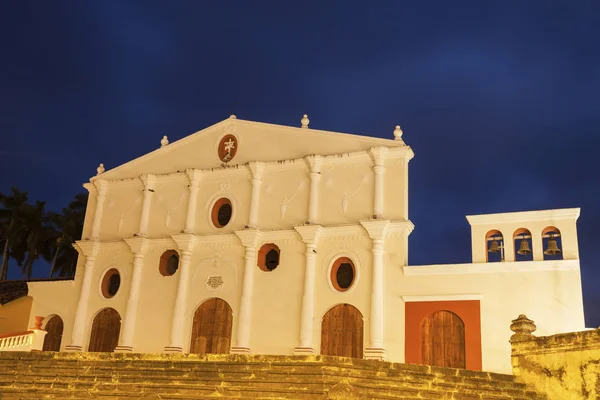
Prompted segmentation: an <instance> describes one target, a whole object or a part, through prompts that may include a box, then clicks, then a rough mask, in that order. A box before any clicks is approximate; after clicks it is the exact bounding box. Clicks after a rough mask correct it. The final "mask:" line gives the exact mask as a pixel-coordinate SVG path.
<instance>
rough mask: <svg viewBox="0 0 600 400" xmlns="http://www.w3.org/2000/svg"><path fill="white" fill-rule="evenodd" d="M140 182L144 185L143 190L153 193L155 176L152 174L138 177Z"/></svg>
mask: <svg viewBox="0 0 600 400" xmlns="http://www.w3.org/2000/svg"><path fill="white" fill-rule="evenodd" d="M140 180H141V181H142V183H143V184H144V190H150V191H151V192H153V191H154V186H155V184H156V175H152V174H144V175H141V176H140Z"/></svg>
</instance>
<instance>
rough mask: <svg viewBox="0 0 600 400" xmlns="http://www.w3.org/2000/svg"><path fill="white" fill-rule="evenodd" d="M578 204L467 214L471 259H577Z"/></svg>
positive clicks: (481, 261) (476, 260) (479, 260)
mask: <svg viewBox="0 0 600 400" xmlns="http://www.w3.org/2000/svg"><path fill="white" fill-rule="evenodd" d="M579 213H580V209H579V208H565V209H557V210H543V211H524V212H514V213H502V214H481V215H470V216H467V221H469V224H470V225H471V245H472V250H471V251H472V257H473V263H486V262H494V261H499V262H515V261H547V260H561V259H562V260H578V259H579V247H578V244H577V219H578V218H579Z"/></svg>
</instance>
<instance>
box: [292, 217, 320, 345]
mask: <svg viewBox="0 0 600 400" xmlns="http://www.w3.org/2000/svg"><path fill="white" fill-rule="evenodd" d="M295 229H296V231H297V232H298V233H299V234H300V236H301V237H302V240H303V241H304V243H305V244H306V255H305V262H306V265H305V272H304V293H303V294H302V311H301V317H300V344H299V345H298V346H297V347H296V348H295V349H294V354H296V355H302V354H314V353H315V349H314V343H313V333H314V319H315V263H316V260H317V241H318V239H319V235H320V233H321V229H322V228H321V227H320V226H318V225H306V226H297V227H295Z"/></svg>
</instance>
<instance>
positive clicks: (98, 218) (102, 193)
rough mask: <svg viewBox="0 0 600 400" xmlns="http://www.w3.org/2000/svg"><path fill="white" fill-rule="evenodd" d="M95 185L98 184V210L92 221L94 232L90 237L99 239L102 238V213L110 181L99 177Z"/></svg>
mask: <svg viewBox="0 0 600 400" xmlns="http://www.w3.org/2000/svg"><path fill="white" fill-rule="evenodd" d="M94 186H96V190H97V192H98V196H96V212H95V213H94V222H93V223H92V234H91V237H90V239H91V240H98V239H99V238H100V223H101V222H102V214H103V212H104V200H106V193H107V191H108V182H107V181H105V180H100V179H99V180H96V181H94Z"/></svg>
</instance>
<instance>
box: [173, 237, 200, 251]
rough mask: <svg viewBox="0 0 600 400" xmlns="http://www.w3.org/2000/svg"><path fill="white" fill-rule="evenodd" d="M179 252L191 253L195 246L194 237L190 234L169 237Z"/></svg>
mask: <svg viewBox="0 0 600 400" xmlns="http://www.w3.org/2000/svg"><path fill="white" fill-rule="evenodd" d="M171 239H173V240H174V241H175V243H176V244H177V247H178V248H179V250H180V251H189V252H191V251H192V250H193V249H194V246H195V245H196V237H195V236H194V235H191V234H182V235H171Z"/></svg>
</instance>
